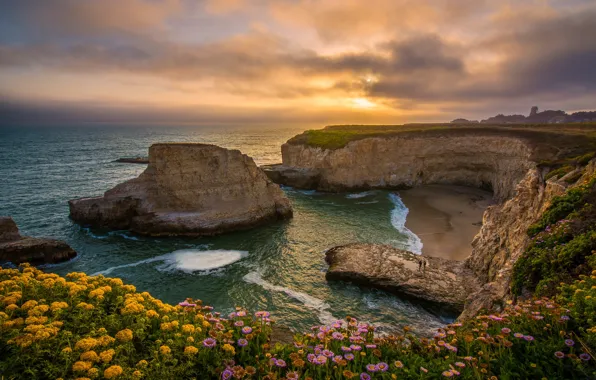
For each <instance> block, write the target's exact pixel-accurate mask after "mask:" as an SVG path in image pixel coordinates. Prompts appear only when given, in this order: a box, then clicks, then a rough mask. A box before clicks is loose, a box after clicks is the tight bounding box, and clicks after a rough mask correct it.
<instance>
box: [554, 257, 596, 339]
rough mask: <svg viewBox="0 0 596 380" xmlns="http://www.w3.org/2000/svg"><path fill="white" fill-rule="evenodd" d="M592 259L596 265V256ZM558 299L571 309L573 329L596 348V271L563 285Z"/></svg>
mask: <svg viewBox="0 0 596 380" xmlns="http://www.w3.org/2000/svg"><path fill="white" fill-rule="evenodd" d="M590 259H591V261H594V263H593V265H594V264H596V254H593V255H592V257H591V258H590ZM593 267H596V265H594V266H593ZM557 299H558V300H559V301H560V302H562V303H563V304H565V305H566V306H567V307H568V308H569V309H570V313H569V315H570V316H571V317H572V319H571V321H572V322H571V323H572V327H573V329H574V330H576V331H578V334H580V335H581V336H582V337H583V338H584V339H585V342H586V344H587V345H588V346H590V347H596V270H594V271H592V273H591V275H581V276H580V279H579V280H577V281H575V282H573V283H572V284H562V286H561V289H560V294H559V295H558V296H557Z"/></svg>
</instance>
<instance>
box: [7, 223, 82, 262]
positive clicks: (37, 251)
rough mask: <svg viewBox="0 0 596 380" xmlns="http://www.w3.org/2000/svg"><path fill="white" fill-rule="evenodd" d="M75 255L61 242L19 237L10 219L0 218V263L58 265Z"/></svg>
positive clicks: (14, 224) (16, 228) (17, 230)
mask: <svg viewBox="0 0 596 380" xmlns="http://www.w3.org/2000/svg"><path fill="white" fill-rule="evenodd" d="M76 255H77V253H76V252H75V251H74V250H73V249H72V248H71V247H70V246H69V245H68V244H66V243H65V242H63V241H60V240H54V239H44V238H34V237H29V236H21V234H20V233H19V229H18V227H17V225H16V223H15V222H14V220H12V218H9V217H0V263H1V262H6V261H10V262H11V263H13V264H20V263H25V262H28V263H31V264H48V263H59V262H61V261H66V260H69V259H72V258H73V257H75V256H76Z"/></svg>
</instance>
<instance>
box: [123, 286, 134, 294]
mask: <svg viewBox="0 0 596 380" xmlns="http://www.w3.org/2000/svg"><path fill="white" fill-rule="evenodd" d="M122 289H124V291H126V292H129V293H133V292H136V291H137V288H136V287H135V286H134V285H124V286H122Z"/></svg>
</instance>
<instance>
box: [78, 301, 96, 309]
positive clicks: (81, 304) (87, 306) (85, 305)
mask: <svg viewBox="0 0 596 380" xmlns="http://www.w3.org/2000/svg"><path fill="white" fill-rule="evenodd" d="M77 307H78V308H81V309H85V310H91V309H93V308H94V307H95V306H93V305H91V304H89V303H87V302H79V304H78V305H77Z"/></svg>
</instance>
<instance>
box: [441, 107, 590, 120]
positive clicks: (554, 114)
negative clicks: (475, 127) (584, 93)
mask: <svg viewBox="0 0 596 380" xmlns="http://www.w3.org/2000/svg"><path fill="white" fill-rule="evenodd" d="M587 121H596V111H580V112H574V113H572V114H568V113H567V112H565V111H561V110H557V111H555V110H546V111H542V112H538V107H537V106H533V107H532V108H531V110H530V114H529V115H528V116H524V115H504V114H502V113H501V114H498V115H496V116H492V117H489V118H488V119H484V120H481V121H478V120H468V119H463V118H459V119H455V120H452V121H451V123H453V124H542V123H546V124H559V123H581V122H587Z"/></svg>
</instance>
